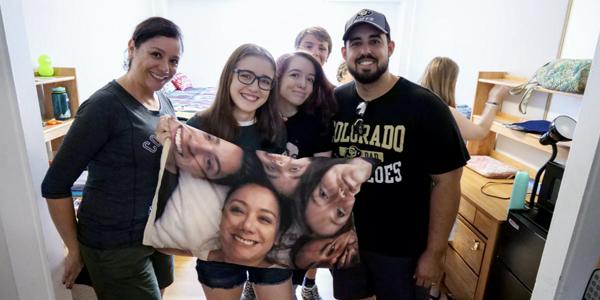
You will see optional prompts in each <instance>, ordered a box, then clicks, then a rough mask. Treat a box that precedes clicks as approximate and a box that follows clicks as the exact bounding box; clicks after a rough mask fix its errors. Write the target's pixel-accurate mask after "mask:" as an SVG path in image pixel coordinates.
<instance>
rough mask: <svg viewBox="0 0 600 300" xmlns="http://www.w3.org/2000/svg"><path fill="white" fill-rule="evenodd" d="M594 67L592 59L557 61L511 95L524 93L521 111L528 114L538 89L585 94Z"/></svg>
mask: <svg viewBox="0 0 600 300" xmlns="http://www.w3.org/2000/svg"><path fill="white" fill-rule="evenodd" d="M591 66H592V60H591V59H557V60H553V61H551V62H548V63H546V64H545V65H543V66H542V67H541V68H539V69H538V70H537V71H536V72H535V74H534V76H533V77H532V78H531V79H530V80H529V81H528V82H526V83H524V84H521V85H519V86H516V87H514V88H512V89H511V90H510V94H511V95H518V94H520V93H523V92H525V93H523V97H522V98H521V103H519V111H520V112H521V113H522V114H526V113H527V104H528V103H529V99H531V96H532V95H533V91H534V90H535V89H536V88H537V87H540V86H541V87H543V88H546V89H549V90H555V91H560V92H567V93H577V94H583V92H584V91H585V85H586V84H587V78H588V75H589V73H590V68H591Z"/></svg>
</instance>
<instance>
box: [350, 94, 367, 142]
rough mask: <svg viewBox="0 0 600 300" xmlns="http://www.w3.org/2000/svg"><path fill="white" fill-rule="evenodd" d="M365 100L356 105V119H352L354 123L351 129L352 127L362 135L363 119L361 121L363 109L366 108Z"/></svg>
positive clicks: (363, 113)
mask: <svg viewBox="0 0 600 300" xmlns="http://www.w3.org/2000/svg"><path fill="white" fill-rule="evenodd" d="M367 104H368V103H367V102H364V101H363V102H361V103H359V104H358V106H356V116H357V118H356V121H354V124H352V129H354V131H355V132H357V133H358V134H359V135H362V134H363V133H364V126H363V124H364V121H363V119H362V118H363V116H364V115H365V111H366V110H367Z"/></svg>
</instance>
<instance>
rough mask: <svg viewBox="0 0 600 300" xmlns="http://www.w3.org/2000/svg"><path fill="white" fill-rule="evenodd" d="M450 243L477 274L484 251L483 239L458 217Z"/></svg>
mask: <svg viewBox="0 0 600 300" xmlns="http://www.w3.org/2000/svg"><path fill="white" fill-rule="evenodd" d="M450 245H452V248H454V250H455V251H456V252H457V253H458V255H460V257H462V259H463V260H464V261H465V262H466V263H467V265H469V267H471V269H472V270H473V272H475V274H479V271H480V269H481V260H482V259H483V253H484V252H485V241H483V240H482V239H480V238H479V237H478V236H477V235H476V234H475V233H474V232H473V231H472V230H471V229H470V228H469V227H467V225H465V223H463V221H462V220H461V219H460V218H459V219H458V222H456V233H455V235H454V240H453V241H451V242H450Z"/></svg>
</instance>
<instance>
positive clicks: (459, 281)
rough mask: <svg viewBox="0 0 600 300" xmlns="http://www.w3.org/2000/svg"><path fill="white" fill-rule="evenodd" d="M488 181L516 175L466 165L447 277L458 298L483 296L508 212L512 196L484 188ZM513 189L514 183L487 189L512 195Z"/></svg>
mask: <svg viewBox="0 0 600 300" xmlns="http://www.w3.org/2000/svg"><path fill="white" fill-rule="evenodd" d="M488 182H508V183H511V182H512V179H490V178H485V177H483V176H481V175H479V174H477V173H475V172H474V171H472V170H471V169H469V168H466V167H465V168H464V169H463V175H462V179H461V193H462V196H461V199H460V207H459V210H458V217H457V223H456V231H455V234H454V239H453V240H452V241H450V242H449V245H450V247H448V250H447V252H446V261H445V273H446V276H445V278H444V284H445V285H446V286H447V287H448V289H449V290H450V292H451V293H452V294H453V295H454V296H455V297H456V298H457V299H483V297H484V292H485V287H486V284H487V280H488V275H489V271H490V266H491V264H492V260H493V258H494V249H495V248H496V241H497V238H498V232H499V228H500V225H501V224H502V222H504V221H506V217H507V216H508V200H503V199H498V198H494V197H491V196H488V195H485V194H483V193H482V192H481V187H482V186H483V185H485V184H486V183H488ZM511 190H512V184H499V185H492V186H489V187H487V188H486V192H488V193H491V194H493V195H499V196H510V193H511Z"/></svg>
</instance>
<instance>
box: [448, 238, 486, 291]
mask: <svg viewBox="0 0 600 300" xmlns="http://www.w3.org/2000/svg"><path fill="white" fill-rule="evenodd" d="M444 268H445V273H446V276H445V277H444V284H445V285H446V286H447V287H448V289H450V292H451V293H452V294H454V296H455V297H456V299H459V300H463V299H464V300H470V299H473V297H474V296H475V290H476V289H477V280H478V278H477V275H475V273H473V271H472V270H471V268H469V267H468V266H467V265H466V264H465V262H464V261H463V260H462V259H461V258H460V256H459V255H458V254H457V253H456V252H455V251H454V250H452V248H448V251H446V261H445V263H444Z"/></svg>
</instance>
